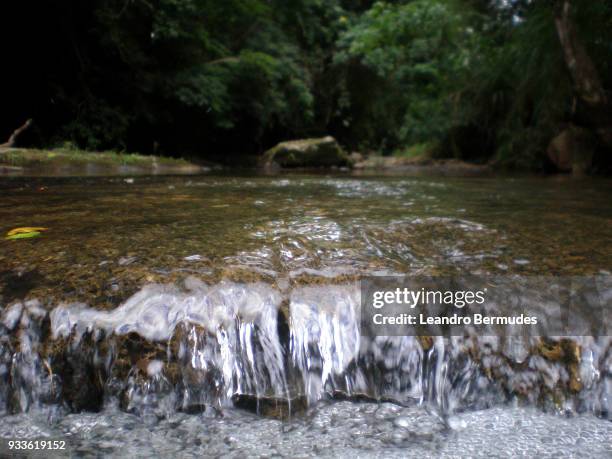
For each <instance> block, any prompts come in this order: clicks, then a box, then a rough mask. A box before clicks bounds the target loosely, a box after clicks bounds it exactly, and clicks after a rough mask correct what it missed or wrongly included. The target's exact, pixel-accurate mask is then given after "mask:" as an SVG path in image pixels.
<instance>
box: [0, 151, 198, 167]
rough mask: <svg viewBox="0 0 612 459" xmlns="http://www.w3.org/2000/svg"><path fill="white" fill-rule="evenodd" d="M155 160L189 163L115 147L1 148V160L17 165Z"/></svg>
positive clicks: (169, 163) (121, 163)
mask: <svg viewBox="0 0 612 459" xmlns="http://www.w3.org/2000/svg"><path fill="white" fill-rule="evenodd" d="M154 163H157V164H158V165H164V166H188V165H190V164H191V163H189V162H188V161H186V160H184V159H177V158H168V157H162V156H145V155H139V154H136V153H122V152H116V151H103V152H89V151H83V150H78V149H73V148H55V149H52V150H36V149H21V148H20V149H10V150H6V151H4V152H2V151H0V164H5V165H9V166H17V167H35V166H42V165H62V164H74V165H84V164H98V165H101V166H135V167H151V166H152V165H153V164H154Z"/></svg>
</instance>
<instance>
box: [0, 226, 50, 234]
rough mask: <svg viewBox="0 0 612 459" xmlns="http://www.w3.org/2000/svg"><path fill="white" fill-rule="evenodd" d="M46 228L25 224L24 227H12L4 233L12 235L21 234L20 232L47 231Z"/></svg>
mask: <svg viewBox="0 0 612 459" xmlns="http://www.w3.org/2000/svg"><path fill="white" fill-rule="evenodd" d="M47 230H48V228H41V227H30V226H26V227H23V228H15V229H12V230H10V231H9V232H8V233H6V235H7V236H14V235H15V234H22V233H39V232H41V231H47Z"/></svg>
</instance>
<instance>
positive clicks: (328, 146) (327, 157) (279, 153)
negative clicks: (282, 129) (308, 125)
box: [263, 136, 351, 168]
mask: <svg viewBox="0 0 612 459" xmlns="http://www.w3.org/2000/svg"><path fill="white" fill-rule="evenodd" d="M263 165H264V167H265V168H273V167H282V168H294V167H334V166H336V167H348V166H350V165H351V161H350V159H349V157H348V155H347V154H346V153H345V152H344V151H343V150H342V148H341V147H340V145H339V144H338V142H337V141H336V139H334V138H333V137H331V136H327V137H321V138H314V139H301V140H290V141H288V142H281V143H279V144H278V145H276V146H275V147H273V148H271V149H269V150H268V151H266V152H265V153H264V156H263Z"/></svg>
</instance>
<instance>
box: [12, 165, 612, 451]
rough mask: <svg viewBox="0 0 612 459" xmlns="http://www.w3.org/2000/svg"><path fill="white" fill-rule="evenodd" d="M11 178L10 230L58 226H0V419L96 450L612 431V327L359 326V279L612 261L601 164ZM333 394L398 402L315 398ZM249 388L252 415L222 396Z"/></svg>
mask: <svg viewBox="0 0 612 459" xmlns="http://www.w3.org/2000/svg"><path fill="white" fill-rule="evenodd" d="M0 193H1V194H2V198H3V199H2V200H0V222H1V225H2V226H1V227H0V230H2V231H5V230H9V229H11V228H13V227H17V226H32V225H34V226H46V227H48V228H49V231H48V232H46V233H45V234H44V235H43V237H41V238H38V239H34V240H23V241H2V243H1V244H2V245H1V250H0V263H1V265H0V266H1V267H0V310H2V315H1V317H0V318H1V319H2V320H1V321H0V322H1V324H0V344H1V345H2V348H0V408H1V409H0V411H1V412H3V413H4V414H3V417H2V418H1V419H2V421H3V422H2V424H3V425H5V426H7V427H6V429H9V430H2V431H0V433H1V432H5V433H3V434H2V436H6V435H9V433H11V432H15V430H10V429H21V430H19V432H21V433H22V434H23V435H26V433H27V432H29V433H30V434H34V433H35V432H36V429H38V428H40V429H43V431H44V432H47V431H46V430H44V429H50V430H49V431H48V433H50V434H51V433H52V434H53V435H59V434H60V433H66V434H67V433H68V432H75V438H76V437H78V438H80V439H79V440H78V445H79V446H78V448H79V451H81V452H82V453H83V454H85V453H89V454H92V453H93V452H94V451H97V450H104V451H107V452H108V453H109V454H110V453H112V452H119V451H121V452H124V451H123V450H122V449H119V446H120V445H122V448H123V449H124V450H125V451H126V452H127V451H130V452H134V453H136V452H137V451H138V450H139V449H142V450H143V451H149V452H152V451H154V452H156V453H157V454H159V455H169V454H182V453H185V454H187V453H188V452H196V453H197V452H199V453H198V454H200V455H201V454H202V451H203V450H204V449H206V448H209V449H207V450H206V451H209V453H207V454H210V455H222V454H234V455H235V456H236V457H239V456H240V455H244V454H247V453H249V452H251V453H252V454H254V455H259V456H261V455H273V454H274V453H270V452H273V451H277V453H278V454H282V455H289V453H290V449H291V448H298V447H299V448H304V449H303V450H301V451H303V455H316V454H318V455H328V456H334V455H335V456H348V455H351V456H355V455H356V456H376V455H383V456H394V455H396V456H405V455H406V454H412V453H413V452H414V453H415V455H417V454H416V453H417V452H418V453H419V454H420V455H425V456H427V455H432V456H435V455H439V454H447V455H449V456H456V455H458V454H459V455H460V454H465V449H464V448H470V447H471V446H472V445H477V448H478V449H481V450H482V451H484V452H486V453H487V454H483V455H482V456H483V457H484V456H485V455H487V456H491V454H489V453H492V455H493V456H495V455H501V456H505V455H506V454H504V453H510V452H513V453H517V452H519V451H521V450H522V449H521V448H527V446H528V445H529V443H533V445H532V447H533V448H534V449H533V451H535V452H537V453H538V454H539V452H542V453H544V454H543V455H545V456H546V455H553V454H554V453H555V451H563V452H564V454H563V455H579V454H580V451H582V452H583V454H589V455H592V456H605V454H606V453H607V452H608V451H606V447H608V445H609V444H610V443H611V442H610V441H609V440H610V438H611V437H610V430H609V429H610V427H609V426H610V423H609V421H606V420H604V419H605V418H606V417H609V414H610V396H611V393H612V380H611V378H612V351H611V341H610V339H609V338H606V337H600V338H592V337H580V338H575V339H571V340H565V341H563V340H561V341H559V340H555V339H550V340H544V341H542V340H540V339H539V338H537V337H535V338H529V339H524V340H517V339H508V338H502V337H493V338H482V339H476V338H474V337H471V338H469V339H467V340H450V341H449V340H441V339H437V340H434V341H428V340H422V339H417V338H413V337H405V338H401V337H399V338H389V339H387V338H379V339H377V340H373V341H368V340H366V339H363V338H362V337H360V335H359V332H358V327H357V325H358V314H357V311H356V305H357V304H358V302H359V301H358V298H357V297H356V290H355V286H356V282H357V281H358V279H359V278H360V276H362V275H365V274H390V273H399V274H431V275H444V274H457V273H475V274H481V275H484V274H496V275H499V274H504V275H511V274H518V275H534V274H544V275H559V276H561V275H583V276H584V275H603V276H606V275H609V273H610V271H611V270H612V225H611V223H612V205H611V203H612V200H611V199H610V198H611V197H612V185H611V184H610V182H609V181H587V182H580V181H571V180H563V179H512V178H502V179H496V180H493V179H458V178H457V179H450V178H444V179H432V178H419V179H417V178H410V179H408V178H398V177H386V178H355V177H327V176H289V177H282V178H279V177H190V178H135V179H134V181H133V183H132V182H131V181H130V182H129V183H128V182H126V181H125V179H123V178H114V179H104V178H98V179H63V180H37V181H22V180H16V179H13V180H6V181H3V182H1V183H0ZM236 396H240V397H242V398H241V399H240V400H237V399H236ZM334 397H335V398H338V397H341V398H346V397H348V398H349V399H351V400H354V399H357V398H367V399H370V400H372V399H373V400H385V399H391V400H394V401H396V402H399V403H402V404H405V405H408V407H406V408H399V407H398V406H395V405H377V404H372V403H369V404H359V403H355V402H338V403H334V404H331V405H329V406H328V405H327V404H323V405H321V403H323V401H326V400H329V399H330V398H334ZM257 400H260V404H257V403H256V401H257ZM254 401H255V402H254ZM253 403H256V407H255V411H257V412H258V413H259V415H260V416H256V415H255V414H251V413H249V412H248V410H236V409H235V408H233V405H238V406H243V407H245V408H249V407H251V408H252V406H251V405H253ZM325 403H326V402H325ZM513 404H518V405H520V406H522V407H524V408H520V409H519V408H511V406H512V405H513ZM279 407H280V408H279ZM306 408H308V409H306ZM92 410H93V411H98V410H102V414H91V413H89V412H90V411H92ZM202 410H204V412H205V414H204V415H203V416H202V415H197V414H186V413H185V412H190V413H191V412H196V411H202ZM381 410H382V411H381ZM394 410H395V411H394ZM397 410H399V411H397ZM23 412H27V414H19V413H23ZM77 412H80V413H77ZM215 412H222V413H224V416H223V418H219V419H217V418H215V417H214V416H213V413H215ZM288 412H291V415H292V417H291V421H290V422H284V423H282V422H281V421H278V420H275V419H270V418H279V417H282V418H286V417H287V413H288ZM128 413H132V414H128ZM430 413H434V414H430ZM562 413H567V414H570V415H571V417H569V418H566V417H562V416H561V414H562ZM580 413H582V414H580ZM595 415H597V416H599V418H598V417H596V416H595ZM377 416H379V417H380V416H382V418H384V419H383V420H382V421H380V422H378V421H377V419H378V418H377ZM601 418H604V419H601ZM49 419H50V420H51V423H50V424H49V422H48V420H49ZM491 419H493V420H494V422H492V421H491ZM379 420H380V419H379ZM4 421H6V423H5V422H4ZM552 427H554V429H552ZM90 429H92V431H93V432H95V433H94V434H89V433H87V432H89V431H90ZM381 429H382V430H381ZM281 431H283V432H284V433H283V434H282V435H279V432H281ZM551 438H552V441H551V440H550V439H551ZM143 439H144V440H143ZM147 439H149V443H151V444H154V445H156V446H155V447H152V446H150V445H149V446H147ZM574 439H575V441H574ZM582 439H585V440H584V441H583V440H582ZM98 442H99V443H98ZM113 442H115V443H113ZM198 442H199V443H198ZM572 442H573V443H572ZM585 443H586V446H585ZM105 445H106V446H105ZM104 448H108V449H107V450H105V449H104ZM113 448H115V449H114V450H113ZM147 448H153V450H151V449H147ZM495 448H500V451H502V452H500V453H495ZM473 454H474V455H475V454H478V453H477V452H473ZM142 455H143V456H146V455H147V454H142ZM298 455H300V454H298ZM529 455H531V454H529Z"/></svg>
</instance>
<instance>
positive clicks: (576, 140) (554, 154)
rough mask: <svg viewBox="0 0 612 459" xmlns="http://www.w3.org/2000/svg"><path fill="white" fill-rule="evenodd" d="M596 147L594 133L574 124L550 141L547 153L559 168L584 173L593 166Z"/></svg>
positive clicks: (577, 173)
mask: <svg viewBox="0 0 612 459" xmlns="http://www.w3.org/2000/svg"><path fill="white" fill-rule="evenodd" d="M594 148H595V146H594V139H593V135H592V134H591V133H590V132H589V131H588V130H586V129H583V128H579V127H575V126H572V127H569V128H568V129H566V130H564V131H563V132H561V133H560V134H559V135H557V136H556V137H555V138H553V139H552V140H551V141H550V144H549V145H548V149H547V151H546V153H547V154H548V158H549V159H550V160H551V162H552V163H553V164H554V165H555V166H556V167H557V169H558V170H560V171H563V172H570V171H571V172H572V173H573V174H574V175H583V174H585V173H586V172H588V170H589V169H590V167H591V164H592V161H593V151H594Z"/></svg>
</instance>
